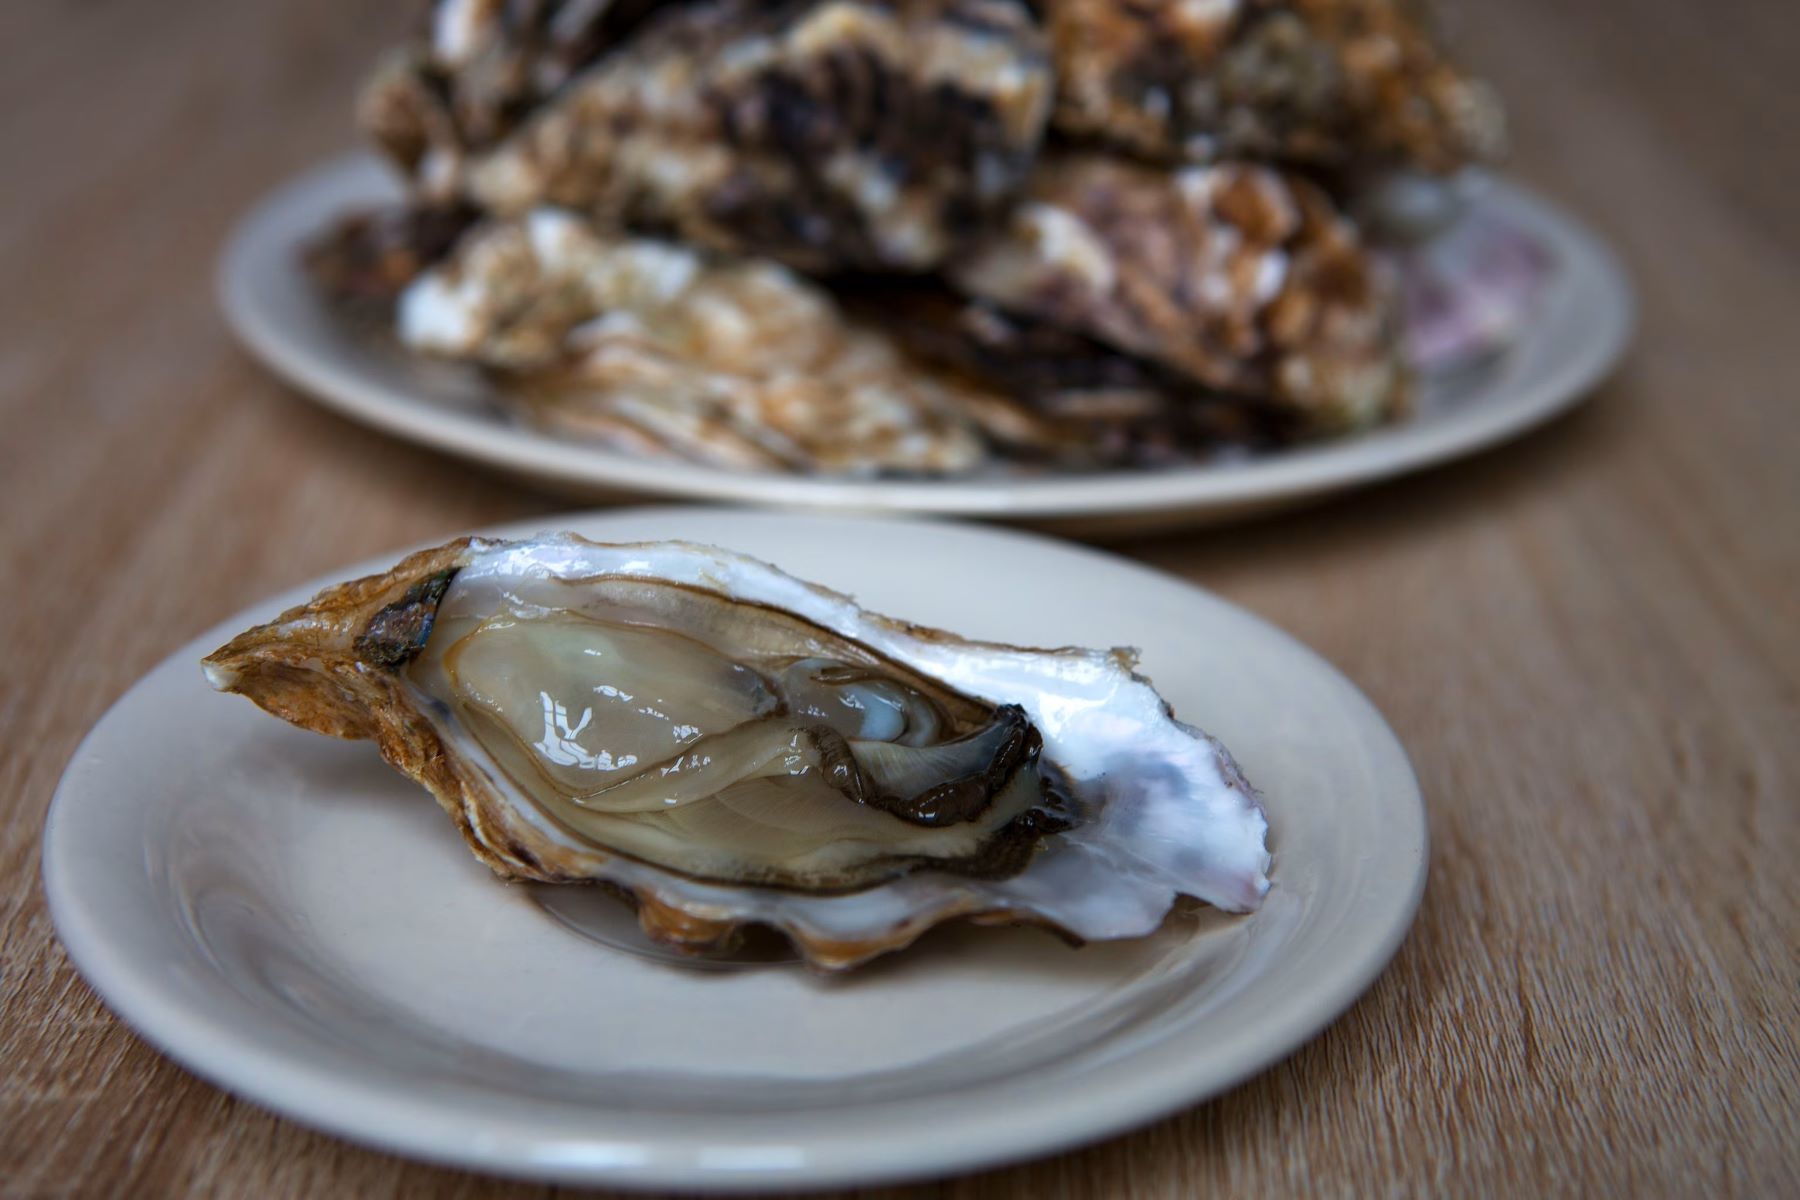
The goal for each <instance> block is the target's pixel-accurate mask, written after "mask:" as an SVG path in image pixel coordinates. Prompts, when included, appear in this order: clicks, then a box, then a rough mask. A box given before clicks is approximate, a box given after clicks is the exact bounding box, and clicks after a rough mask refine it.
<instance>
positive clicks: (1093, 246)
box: [949, 154, 1404, 433]
mask: <svg viewBox="0 0 1800 1200" xmlns="http://www.w3.org/2000/svg"><path fill="white" fill-rule="evenodd" d="M949 277H950V280H951V282H952V283H954V284H955V285H956V286H957V287H958V288H959V289H961V290H962V291H964V292H966V293H967V294H968V295H970V296H972V297H975V298H977V299H980V300H985V301H987V302H989V303H991V304H993V305H995V306H997V307H999V308H1002V309H1006V310H1008V311H1011V312H1015V313H1019V314H1022V315H1025V316H1029V317H1032V318H1035V319H1037V320H1040V321H1044V322H1048V323H1049V324H1051V325H1054V326H1058V327H1060V328H1062V329H1065V330H1070V331H1074V332H1078V333H1082V334H1086V335H1087V336H1089V337H1092V338H1094V339H1096V340H1098V341H1100V342H1104V343H1106V344H1107V345H1110V346H1112V347H1113V348H1115V349H1117V350H1120V351H1123V352H1125V353H1127V354H1132V355H1136V356H1139V357H1142V358H1145V359H1148V360H1150V361H1151V362H1153V363H1157V364H1159V365H1160V366H1162V367H1164V368H1166V369H1168V370H1170V371H1175V372H1178V373H1180V374H1182V375H1184V376H1186V377H1188V378H1189V379H1191V380H1193V381H1194V382H1196V383H1199V384H1202V385H1204V386H1206V387H1209V388H1214V389H1217V390H1219V391H1223V392H1227V393H1231V394H1235V395H1245V396H1256V397H1259V398H1262V399H1264V401H1265V402H1266V403H1268V404H1270V405H1273V406H1276V407H1278V408H1280V409H1284V410H1286V411H1287V412H1289V413H1290V414H1292V416H1293V417H1295V418H1297V419H1298V420H1299V421H1300V423H1301V424H1303V425H1304V426H1306V427H1307V428H1308V430H1309V431H1310V432H1316V433H1324V432H1338V431H1343V430H1347V429H1359V428H1362V427H1364V426H1367V425H1370V424H1373V423H1374V422H1376V421H1378V420H1380V419H1381V418H1382V417H1384V416H1389V415H1392V413H1393V412H1394V411H1395V410H1396V408H1397V406H1398V405H1399V403H1400V402H1401V398H1402V388H1403V381H1404V372H1403V371H1402V369H1401V366H1400V363H1399V358H1398V354H1397V347H1396V340H1395V336H1394V334H1395V330H1394V323H1393V310H1394V305H1393V285H1392V281H1391V280H1390V279H1388V278H1387V276H1386V274H1385V273H1384V272H1383V271H1382V270H1381V268H1380V267H1379V265H1378V264H1377V263H1376V262H1375V261H1374V259H1373V258H1372V257H1371V256H1370V254H1369V253H1368V250H1367V248H1366V247H1365V246H1364V245H1363V244H1362V241H1361V239H1360V238H1359V237H1358V234H1357V231H1356V227H1355V225H1354V224H1353V223H1351V221H1350V220H1349V219H1348V218H1346V217H1344V216H1343V215H1341V214H1340V213H1339V212H1338V211H1337V210H1336V208H1335V207H1334V206H1333V204H1332V202H1331V199H1330V197H1328V196H1327V195H1326V194H1325V192H1324V191H1322V190H1321V189H1320V188H1318V187H1317V186H1316V185H1314V184H1312V183H1310V182H1308V181H1307V180H1305V179H1302V178H1300V177H1299V176H1296V175H1292V174H1288V173H1284V172H1281V171H1278V170H1274V169H1272V168H1269V167H1263V166H1257V165H1255V164H1250V163H1221V164H1218V165H1216V166H1210V167H1186V168H1182V169H1180V170H1175V171H1164V170H1160V169H1155V168H1150V167H1144V166H1140V165H1137V164H1133V163H1129V162H1126V161H1124V160H1122V159H1115V158H1109V157H1105V156H1099V155H1086V154H1078V155H1062V156H1056V157H1054V158H1052V159H1050V160H1048V161H1046V162H1045V163H1044V164H1043V165H1042V166H1040V167H1039V169H1038V171H1037V173H1036V174H1035V175H1034V176H1033V178H1032V182H1031V188H1030V191H1029V192H1028V193H1027V195H1026V198H1025V199H1024V200H1023V201H1022V202H1021V203H1020V204H1019V205H1018V206H1017V207H1015V208H1014V209H1013V211H1012V213H1011V215H1010V217H1009V218H1008V220H1007V222H1006V224H1005V226H1004V228H1003V229H1001V230H1000V231H999V232H997V233H996V234H994V235H993V236H992V237H990V238H988V239H986V240H985V241H983V242H982V244H981V245H980V247H979V248H978V250H977V252H976V253H974V254H972V255H970V256H968V257H966V258H964V259H962V260H959V261H958V262H957V263H955V264H954V265H952V267H951V268H950V270H949Z"/></svg>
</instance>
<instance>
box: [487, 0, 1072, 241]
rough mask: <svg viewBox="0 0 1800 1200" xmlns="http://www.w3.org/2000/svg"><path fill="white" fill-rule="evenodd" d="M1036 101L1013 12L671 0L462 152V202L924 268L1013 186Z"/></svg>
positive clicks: (1029, 60) (1045, 83)
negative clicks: (681, 0) (505, 128)
mask: <svg viewBox="0 0 1800 1200" xmlns="http://www.w3.org/2000/svg"><path fill="white" fill-rule="evenodd" d="M1050 93H1051V80H1050V68H1049V62H1048V56H1047V53H1046V51H1045V47H1044V45H1043V35H1042V33H1041V32H1040V31H1039V30H1038V29H1037V28H1036V26H1035V25H1034V24H1033V22H1032V20H1031V17H1030V14H1029V12H1028V11H1027V10H1026V9H1025V7H1024V6H1023V5H1022V4H1021V3H1019V2H1018V0H899V2H897V3H892V4H889V3H878V2H876V0H800V2H798V3H789V4H779V5H759V4H755V3H749V2H748V0H716V2H712V3H703V4H693V5H678V6H673V7H671V8H670V9H669V10H668V11H667V12H666V13H664V14H662V15H659V16H658V17H657V18H655V19H653V20H652V21H650V22H649V23H647V24H646V26H645V27H644V28H643V29H641V30H640V31H639V32H638V33H637V34H636V35H635V36H633V37H632V38H631V39H630V40H629V41H628V43H627V44H626V45H625V46H623V47H621V48H620V50H619V51H618V52H617V53H615V54H610V55H607V56H604V57H602V58H601V59H600V60H599V61H597V62H596V63H594V65H593V66H592V67H590V68H589V69H588V70H586V71H585V72H583V73H582V74H581V75H580V76H579V77H577V78H576V79H574V80H573V81H571V82H570V84H569V85H568V86H567V87H566V88H565V89H564V90H563V91H562V92H561V93H559V94H558V95H557V96H556V97H555V98H554V99H552V100H551V101H550V102H548V103H546V104H545V105H543V106H542V107H540V108H539V109H538V110H537V111H536V112H534V113H533V114H532V116H531V117H530V118H529V119H528V120H527V121H526V123H525V124H524V125H522V126H521V127H520V128H519V129H518V130H517V132H515V133H514V134H513V135H511V136H510V137H508V138H507V139H506V140H505V141H503V142H502V143H500V144H499V145H497V146H496V147H494V148H493V149H492V150H491V151H489V152H486V153H483V154H481V155H478V156H475V157H474V158H472V159H471V160H470V162H469V164H468V169H467V177H466V181H465V192H466V195H467V197H468V198H469V199H470V200H472V201H473V202H474V203H475V204H477V205H478V206H480V207H481V208H483V209H485V210H487V211H489V212H492V213H494V214H496V215H500V216H516V215H518V214H520V213H523V212H525V211H527V210H529V209H531V208H535V207H538V206H540V205H544V204H552V205H556V206H559V207H563V208H569V209H573V210H576V211H579V212H582V213H585V214H587V215H589V216H591V217H593V218H594V219H595V220H596V221H597V222H599V223H600V224H602V225H615V226H616V225H620V224H624V225H629V226H635V227H638V228H650V229H667V230H673V231H674V232H675V233H677V234H679V235H680V237H681V238H682V239H683V240H686V241H689V242H692V243H694V244H695V245H698V246H702V247H705V248H707V249H712V250H724V251H730V252H734V253H744V252H751V253H756V254H761V255H766V256H768V257H771V258H775V259H779V260H780V261H782V262H785V263H788V264H789V265H792V266H797V267H800V268H801V269H803V270H812V271H829V270H837V269H843V268H847V267H863V268H870V269H895V270H902V271H921V270H927V269H930V268H931V267H933V266H935V265H937V264H938V263H939V262H941V261H942V260H943V259H944V258H945V257H946V256H947V255H948V254H949V253H950V252H951V251H952V250H954V249H956V248H957V247H958V246H959V245H961V244H962V243H964V242H966V240H967V239H968V238H969V236H971V235H972V234H973V233H974V232H976V231H977V230H978V228H979V226H980V224H981V223H982V221H983V220H984V218H986V217H987V216H989V215H991V214H992V213H994V212H995V211H996V210H997V209H998V208H999V207H1000V206H1001V205H1003V204H1004V203H1005V202H1006V201H1008V200H1009V199H1010V198H1011V197H1012V196H1013V194H1014V193H1016V191H1017V190H1018V187H1019V185H1020V184H1021V183H1022V182H1023V180H1024V177H1025V173H1026V172H1027V170H1029V169H1030V166H1031V163H1032V159H1033V156H1034V155H1035V153H1036V151H1037V146H1038V142H1039V140H1040V139H1041V137H1042V135H1043V130H1044V126H1045V124H1046V121H1047V119H1048V114H1049V108H1050Z"/></svg>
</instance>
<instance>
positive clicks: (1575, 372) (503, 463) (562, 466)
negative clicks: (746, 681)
mask: <svg viewBox="0 0 1800 1200" xmlns="http://www.w3.org/2000/svg"><path fill="white" fill-rule="evenodd" d="M385 172H386V168H385V167H384V166H383V165H382V164H381V163H380V161H379V160H378V159H377V158H376V157H375V156H374V155H373V154H372V153H371V152H368V151H354V152H351V153H347V154H342V155H338V156H336V157H333V158H329V159H326V160H324V161H323V162H320V163H318V164H315V165H314V166H313V167H311V168H309V169H307V170H304V171H302V172H300V173H299V174H297V175H294V176H290V177H289V178H287V179H286V180H285V181H284V182H282V183H281V184H279V185H277V186H276V187H275V188H273V189H272V190H271V191H270V192H268V193H267V194H265V195H264V196H263V197H262V198H261V199H260V200H259V201H257V202H256V203H255V204H254V205H253V206H252V207H251V208H250V209H249V210H248V211H247V212H246V213H245V215H244V216H243V217H241V218H240V219H239V221H238V222H237V223H236V225H235V226H234V227H233V229H232V231H231V233H230V235H229V237H228V238H227V240H226V242H225V245H224V248H223V251H222V253H221V254H220V257H219V261H218V266H217V272H216V279H215V288H216V293H217V296H218V302H219V305H220V308H221V309H222V311H223V313H224V315H225V319H226V323H227V324H228V326H229V327H230V328H231V331H232V333H233V334H234V336H235V337H236V338H237V339H238V341H239V342H240V344H242V345H243V346H244V347H245V348H246V349H247V350H248V351H249V352H250V353H251V355H252V356H253V357H255V358H257V359H258V360H259V361H261V362H262V363H263V364H264V365H265V366H266V367H268V368H269V369H270V370H271V371H273V372H274V374H276V375H277V376H278V377H280V378H281V379H283V380H284V381H285V382H287V383H288V384H289V385H291V386H292V387H294V388H295V389H296V390H297V391H299V392H300V393H302V394H303V395H305V396H306V397H307V398H308V399H310V400H311V401H313V402H314V403H317V404H319V405H321V406H323V407H325V408H327V409H329V410H331V411H334V412H336V413H338V414H340V415H342V416H345V417H348V418H350V419H352V420H354V421H357V422H359V423H361V424H363V425H366V426H369V427H371V428H374V429H377V430H380V431H381V432H383V433H386V434H388V435H390V436H394V437H398V438H401V439H402V440H406V441H409V442H412V443H414V444H417V445H422V446H425V447H428V448H430V449H433V450H436V451H439V452H441V453H446V454H450V455H453V456H456V457H459V458H463V459H466V460H469V461H474V462H480V463H482V464H484V465H486V466H488V467H492V468H496V469H499V470H502V471H506V472H510V473H512V474H514V475H523V476H527V477H532V478H537V479H542V480H545V481H548V482H551V483H554V484H558V485H562V486H567V487H581V488H589V489H603V490H608V491H612V492H615V493H617V492H624V493H631V494H635V495H640V496H646V497H652V498H662V499H687V500H694V501H717V502H737V503H752V504H764V505H784V506H792V507H805V508H820V509H829V508H839V509H858V510H862V511H882V512H906V513H917V514H923V515H939V516H965V517H997V518H1002V519H1015V520H1033V519H1040V520H1055V519H1077V518H1083V517H1094V518H1107V517H1128V516H1133V515H1145V516H1149V515H1154V514H1161V513H1170V512H1175V513H1180V512H1203V511H1212V510H1226V509H1231V508H1238V507H1243V508H1246V509H1247V508H1249V507H1252V506H1259V505H1261V506H1266V505H1272V504H1280V503H1282V502H1284V501H1286V502H1291V501H1294V500H1298V499H1301V498H1304V497H1307V496H1313V495H1317V494H1321V493H1326V492H1333V491H1340V490H1345V489H1349V488H1353V487H1360V486H1363V485H1366V484H1372V483H1377V482H1380V481H1381V480H1384V479H1390V478H1393V477H1395V476H1397V475H1402V474H1406V473H1409V472H1412V471H1416V470H1420V469H1423V468H1425V467H1429V466H1433V465H1436V464H1438V463H1441V462H1447V461H1450V460H1453V459H1456V458H1461V457H1464V456H1467V455H1471V454H1475V453H1478V452H1480V451H1482V450H1485V449H1488V448H1491V447H1493V446H1495V445H1498V444H1501V443H1503V442H1506V441H1509V440H1511V439H1513V438H1516V437H1518V436H1520V435H1522V434H1524V433H1526V432H1528V431H1529V430H1531V429H1534V428H1536V427H1538V426H1540V425H1542V424H1544V423H1546V422H1548V421H1550V420H1551V419H1552V418H1554V417H1556V416H1558V415H1560V414H1562V413H1564V412H1566V411H1568V410H1569V409H1572V408H1574V407H1575V406H1576V405H1578V404H1580V403H1581V402H1582V401H1583V400H1584V399H1586V397H1587V396H1588V395H1589V394H1590V393H1591V392H1592V391H1593V390H1594V388H1595V387H1597V386H1598V385H1599V384H1600V383H1601V382H1602V381H1603V380H1604V379H1605V378H1606V377H1607V376H1608V375H1609V374H1611V372H1612V371H1613V369H1614V368H1615V367H1616V366H1617V365H1618V364H1619V362H1620V360H1621V359H1622V357H1623V355H1624V352H1625V349H1626V347H1627V346H1628V345H1629V343H1630V341H1631V337H1632V333H1633V331H1634V329H1635V327H1636V323H1637V302H1636V298H1635V295H1634V293H1633V290H1632V287H1631V284H1630V281H1629V278H1628V276H1627V275H1626V273H1625V270H1624V268H1623V267H1622V266H1621V264H1620V262H1619V260H1618V258H1617V257H1616V255H1614V253H1613V252H1612V250H1611V249H1610V248H1609V247H1608V246H1607V245H1606V243H1605V242H1604V241H1603V240H1602V239H1601V238H1600V237H1599V236H1598V235H1596V234H1595V233H1593V232H1592V231H1591V230H1589V229H1588V228H1587V227H1586V226H1585V225H1584V224H1582V223H1581V222H1580V221H1578V220H1576V219H1575V218H1574V217H1572V216H1570V215H1569V214H1567V213H1566V212H1564V211H1563V210H1562V209H1560V208H1559V207H1557V206H1556V205H1554V204H1553V203H1551V202H1550V201H1548V200H1546V199H1544V198H1543V197H1541V196H1539V195H1538V194H1536V193H1535V192H1534V191H1532V190H1530V189H1528V188H1526V187H1524V186H1522V185H1520V184H1517V183H1514V182H1511V181H1508V180H1506V179H1503V178H1499V177H1494V178H1491V179H1488V180H1486V181H1485V191H1486V193H1487V194H1488V195H1490V196H1494V197H1498V198H1499V199H1500V201H1501V202H1502V203H1504V204H1506V205H1507V206H1508V207H1509V210H1510V211H1512V213H1513V215H1515V216H1517V217H1520V218H1521V219H1523V220H1524V221H1525V223H1527V224H1528V225H1530V226H1531V227H1532V228H1533V229H1534V231H1535V232H1537V233H1539V234H1540V235H1541V236H1542V237H1544V238H1545V240H1546V241H1547V242H1548V243H1549V244H1550V245H1551V247H1552V249H1553V252H1554V253H1555V254H1556V255H1557V256H1558V257H1559V259H1561V260H1563V261H1566V262H1568V263H1570V264H1572V267H1573V268H1578V275H1577V278H1578V279H1579V281H1580V286H1581V287H1582V289H1583V291H1584V292H1585V293H1587V294H1586V295H1585V296H1584V299H1583V305H1584V308H1585V309H1586V310H1587V311H1589V312H1590V313H1591V314H1592V315H1595V316H1596V317H1598V318H1599V325H1598V328H1597V330H1596V331H1595V333H1594V334H1593V335H1592V336H1590V337H1589V338H1588V339H1587V340H1585V341H1584V342H1583V343H1582V344H1581V346H1582V352H1581V353H1580V354H1577V355H1571V356H1569V357H1568V358H1566V359H1563V360H1561V361H1559V362H1558V363H1557V367H1556V370H1555V371H1554V372H1553V373H1552V375H1551V377H1550V378H1549V379H1548V380H1544V381H1541V382H1540V384H1539V386H1537V387H1536V389H1535V390H1533V391H1530V392H1528V393H1526V394H1524V396H1523V398H1522V399H1519V400H1517V401H1514V402H1512V403H1507V404H1500V405H1474V406H1471V407H1470V409H1469V410H1468V411H1466V412H1462V413H1458V414H1451V415H1448V416H1446V417H1443V418H1440V419H1438V420H1434V421H1431V422H1428V423H1425V424H1422V425H1407V424H1401V425H1397V426H1391V427H1387V428H1384V429H1378V430H1374V431H1371V432H1369V433H1367V434H1363V435H1360V436H1356V437H1352V438H1347V439H1343V440H1340V441H1336V442H1328V443H1324V444H1321V445H1318V446H1309V447H1301V448H1297V449H1291V450H1287V451H1283V452H1281V453H1279V454H1275V455H1271V456H1269V457H1266V458H1259V459H1253V460H1249V461H1246V462H1239V463H1228V464H1214V465H1199V466H1192V467H1178V468H1170V469H1166V470H1157V471H1108V472H1101V473H1097V474H1092V475H1085V474H1068V473H1064V474H1051V475H1045V476H1039V477H1033V478H1026V479H961V478H948V479H931V480H897V479H895V480H890V479H844V478H821V477H816V476H805V475H789V474H777V473H767V474H758V473H752V472H732V471H726V470H723V469H721V468H717V467H710V466H706V465H703V464H697V463H690V462H685V461H680V460H670V459H651V458H636V457H633V456H631V455H627V454H623V453H619V452H616V451H612V450H608V449H606V448H604V447H597V446H591V445H584V444H581V443H577V442H571V441H567V440H564V439H558V438H555V437H553V436H551V435H549V434H545V433H542V432H539V431H536V430H532V429H530V428H527V427H524V426H519V425H511V424H507V423H505V422H504V421H502V420H499V419H496V418H495V417H492V416H485V415H484V416H477V415H474V414H470V413H467V412H457V411H455V410H453V409H448V408H445V407H432V406H430V405H429V404H427V403H422V402H421V401H419V400H417V399H414V398H411V397H408V396H405V395H403V394H401V392H400V390H399V389H397V388H390V387H389V386H387V385H386V384H384V383H382V382H380V381H377V380H372V379H369V378H368V377H367V376H366V375H364V374H363V373H361V372H360V371H358V370H357V369H356V367H355V366H354V365H353V364H346V363H345V362H344V361H343V360H341V359H338V358H335V357H333V356H331V355H327V354H319V353H315V352H314V351H312V350H310V349H309V348H308V347H307V346H306V345H304V344H302V342H301V341H299V340H297V339H294V338H292V337H290V336H289V335H287V334H286V333H284V331H283V330H282V328H281V322H280V320H279V317H278V314H275V313H271V312H266V311H264V309H263V306H262V305H261V304H260V302H259V300H258V288H259V287H263V286H267V285H268V283H269V282H270V281H271V280H281V281H283V283H284V285H285V286H288V287H292V286H293V285H294V283H295V282H296V281H298V280H299V273H298V271H297V270H295V269H294V268H293V267H292V265H291V264H292V263H293V262H294V259H295V256H294V253H293V251H294V249H295V247H296V244H297V243H295V242H294V241H293V240H292V238H291V236H290V234H291V232H292V227H293V226H295V225H296V224H299V223H300V222H299V221H298V217H299V216H301V215H304V216H305V217H306V218H307V220H306V221H305V222H304V224H305V227H306V228H308V229H316V228H318V227H319V226H320V225H321V224H322V223H323V222H324V221H325V220H327V219H328V218H329V217H330V216H331V215H332V214H333V213H335V212H338V211H342V210H341V208H333V209H326V208H323V207H320V206H318V205H317V204H314V203H313V202H312V198H313V197H314V195H315V194H317V193H329V192H331V191H333V190H335V189H338V188H341V187H343V186H344V181H345V180H347V179H349V178H351V177H352V176H355V175H359V174H361V175H369V174H373V173H385ZM302 286H304V284H303V283H302ZM314 303H316V301H315V302H314Z"/></svg>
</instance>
